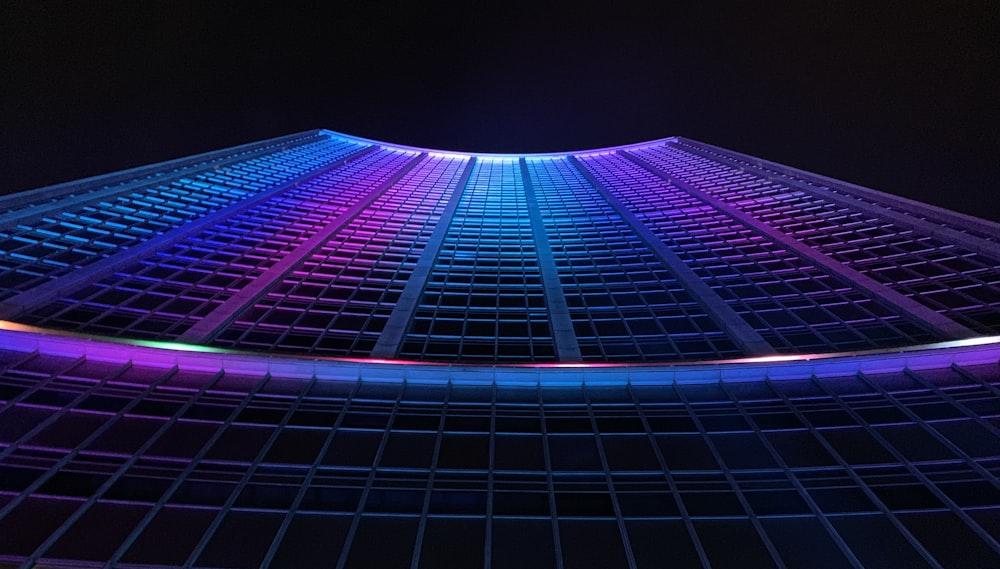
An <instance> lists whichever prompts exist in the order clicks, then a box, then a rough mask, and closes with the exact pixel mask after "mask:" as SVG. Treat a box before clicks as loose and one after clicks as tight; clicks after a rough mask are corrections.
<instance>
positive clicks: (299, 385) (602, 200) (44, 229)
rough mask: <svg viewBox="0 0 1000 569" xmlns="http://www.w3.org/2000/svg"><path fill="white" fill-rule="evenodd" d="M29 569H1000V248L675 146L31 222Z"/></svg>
mask: <svg viewBox="0 0 1000 569" xmlns="http://www.w3.org/2000/svg"><path fill="white" fill-rule="evenodd" d="M0 268H2V269H3V271H2V273H0V337H2V342H0V370H2V374H0V566H3V567H7V566H10V567H33V566H36V565H37V566H40V567H41V566H51V567H62V566H67V567H68V566H89V565H93V566H104V565H111V566H121V567H153V566H189V567H219V568H223V567H224V568H234V569H241V568H255V567H275V568H280V567H331V568H337V569H341V568H346V567H414V568H417V567H476V566H484V567H560V568H562V567H566V568H571V567H601V568H612V567H623V568H624V567H628V568H640V567H660V566H676V567H713V568H722V567H810V568H812V567H990V566H998V565H1000V480H998V478H997V474H998V472H1000V391H998V388H1000V336H998V335H1000V227H998V226H997V225H996V224H994V223H991V222H987V221H983V220H979V219H976V218H972V217H969V216H965V215H961V214H957V213H954V212H949V211H945V210H941V209H939V208H935V207H932V206H928V205H925V204H920V203H916V202H912V201H909V200H906V199H903V198H898V197H893V196H889V195H886V194H882V193H880V192H877V191H874V190H870V189H867V188H862V187H858V186H854V185H851V184H847V183H844V182H840V181H836V180H832V179H829V178H825V177H822V176H818V175H814V174H810V173H807V172H802V171H799V170H796V169H794V168H789V167H786V166H782V165H779V164H775V163H771V162H767V161H763V160H759V159H756V158H753V157H750V156H746V155H742V154H738V153H734V152H731V151H727V150H723V149H720V148H717V147H713V146H710V145H706V144H703V143H699V142H695V141H691V140H687V139H683V138H669V139H663V140H658V141H652V142H648V143H643V144H635V145H629V146H625V147H618V148H607V149H597V150H589V151H580V152H567V153H558V154H544V155H523V156H517V155H484V154H466V153H453V152H439V151H434V150H427V149H420V148H412V147H405V146H400V145H393V144H385V143H380V142H375V141H370V140H364V139H358V138H355V137H350V136H345V135H341V134H338V133H333V132H330V131H313V132H307V133H301V134H298V135H292V136H288V137H283V138H280V139H274V140H269V141H264V142H261V143H255V144H250V145H246V146H242V147H237V148H232V149H227V150H223V151H218V152H213V153H209V154H204V155H199V156H195V157H191V158H186V159H182V160H177V161H173V162H168V163H163V164H157V165H153V166H149V167H145V168H139V169H135V170H130V171H125V172H121V173H116V174H112V175H108V176H101V177H98V178H92V179H88V180H82V181H79V182H73V183H69V184H63V185H60V186H53V187H50V188H43V189H40V190H34V191H31V192H24V193H21V194H15V195H12V196H8V197H6V198H3V199H0Z"/></svg>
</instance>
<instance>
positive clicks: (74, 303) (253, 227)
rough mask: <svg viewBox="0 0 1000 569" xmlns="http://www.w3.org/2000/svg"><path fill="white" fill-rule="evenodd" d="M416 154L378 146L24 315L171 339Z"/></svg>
mask: <svg viewBox="0 0 1000 569" xmlns="http://www.w3.org/2000/svg"><path fill="white" fill-rule="evenodd" d="M414 156H415V153H413V152H404V151H397V150H384V149H383V150H379V151H376V152H372V153H370V154H367V155H365V156H362V157H361V158H358V159H357V160H353V161H350V162H348V163H347V164H345V165H343V166H341V167H339V168H336V169H334V170H331V171H329V172H325V173H323V174H321V175H318V176H315V177H313V178H310V179H309V180H307V181H305V182H302V183H300V184H298V185H296V186H295V187H293V188H289V189H287V190H285V191H283V192H281V193H280V194H277V195H275V196H272V197H271V198H269V199H267V200H265V201H263V202H262V203H259V204H256V205H254V206H252V207H250V208H249V209H247V210H245V211H243V212H241V213H239V214H237V215H233V216H231V217H229V218H227V219H224V220H219V223H217V224H216V225H215V226H213V227H212V228H211V229H207V230H204V231H202V232H200V233H198V234H195V235H192V236H189V237H187V238H186V239H184V240H182V241H180V242H178V243H177V244H175V245H174V246H173V247H171V248H170V249H167V250H166V251H163V252H161V253H158V254H156V255H154V256H152V257H149V258H146V259H143V260H142V261H141V262H138V263H136V264H135V265H133V266H132V267H128V268H126V269H124V270H122V271H119V272H117V273H116V274H115V275H114V276H112V277H109V278H107V279H104V280H102V281H99V282H96V283H92V284H90V285H87V286H85V287H83V288H81V289H79V290H77V291H75V292H73V293H71V294H70V295H68V296H67V297H65V298H63V299H61V300H60V301H59V302H57V303H53V304H51V305H49V306H46V307H44V308H41V309H38V310H36V311H35V312H33V313H32V314H30V315H28V316H26V317H25V318H23V321H25V322H30V323H33V324H38V325H44V326H51V327H55V328H60V329H70V330H79V331H86V332H91V333H97V334H102V335H112V336H119V335H121V336H129V337H139V338H149V339H153V338H160V339H169V338H175V337H177V336H179V335H180V334H183V333H184V331H186V330H187V329H188V328H190V327H191V326H192V325H193V324H194V323H195V322H197V321H198V320H199V319H201V318H203V317H204V316H205V315H206V314H208V313H210V312H211V311H212V310H213V309H214V308H215V307H217V306H218V305H220V304H222V303H223V302H225V301H226V299H228V298H230V297H231V296H233V295H234V294H236V292H238V291H239V290H240V289H241V288H243V287H244V286H246V285H247V283H249V282H251V281H252V280H253V279H255V278H257V277H258V276H259V275H260V274H261V273H263V272H264V271H265V270H267V268H268V267H270V266H271V265H273V264H274V263H276V262H277V261H279V260H280V259H281V258H282V257H284V256H285V255H287V254H288V253H289V252H291V251H292V250H294V249H295V248H296V247H298V246H299V245H300V244H301V243H302V242H304V241H306V240H308V239H309V238H310V237H312V236H313V235H314V234H315V233H316V232H317V231H319V230H321V229H322V228H323V227H324V226H325V225H327V224H328V223H330V222H331V221H332V220H334V219H336V218H337V216H339V215H340V214H342V213H343V212H344V211H346V210H347V209H348V208H349V207H350V206H351V205H352V204H354V203H355V202H357V201H359V200H361V199H362V198H364V196H366V195H367V194H368V193H369V192H371V191H372V190H373V189H374V188H376V187H378V186H379V185H380V184H381V183H382V182H384V181H385V180H387V179H388V178H390V177H391V176H392V175H393V174H394V173H395V172H396V171H397V170H399V169H400V168H402V167H403V166H404V165H405V164H406V163H407V162H409V161H410V160H411V159H412V158H413V157H414Z"/></svg>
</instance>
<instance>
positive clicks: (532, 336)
mask: <svg viewBox="0 0 1000 569" xmlns="http://www.w3.org/2000/svg"><path fill="white" fill-rule="evenodd" d="M400 357H402V358H406V359H417V360H436V361H454V360H463V361H473V362H474V361H522V362H523V361H552V360H554V359H555V348H554V344H553V342H552V334H551V330H550V328H549V322H548V313H547V310H546V307H545V295H544V289H543V287H542V281H541V273H540V269H539V265H538V256H537V251H536V249H535V244H534V241H533V239H532V235H531V220H530V217H529V215H528V211H527V203H526V198H525V193H524V185H523V182H522V180H521V172H520V165H519V162H518V160H517V159H513V158H509V159H499V158H497V159H492V158H483V159H480V160H478V161H477V162H476V164H475V165H474V166H473V170H472V173H471V176H470V178H469V183H468V185H467V187H466V189H465V192H464V193H463V194H462V197H461V199H460V201H459V204H458V208H457V209H456V211H455V215H454V216H453V217H452V219H451V220H450V225H449V229H448V233H447V235H446V236H445V239H444V242H443V243H442V245H441V250H440V252H439V254H438V257H437V259H436V261H435V264H434V268H433V269H432V271H431V274H430V277H429V279H428V283H427V285H426V286H425V288H424V293H423V295H422V297H421V300H420V303H419V305H418V307H417V310H416V312H415V314H414V317H413V321H412V324H411V327H410V331H409V332H408V333H407V335H406V338H405V339H404V341H403V345H402V347H401V348H400Z"/></svg>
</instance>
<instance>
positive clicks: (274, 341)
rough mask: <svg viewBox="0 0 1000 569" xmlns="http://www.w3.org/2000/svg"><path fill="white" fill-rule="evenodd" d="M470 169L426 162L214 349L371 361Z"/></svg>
mask: <svg viewBox="0 0 1000 569" xmlns="http://www.w3.org/2000/svg"><path fill="white" fill-rule="evenodd" d="M466 162H467V159H466V158H462V157H429V158H427V159H426V160H425V161H424V163H422V164H421V165H420V166H418V167H417V168H415V169H414V170H412V171H411V172H410V173H408V174H407V175H406V176H405V177H404V178H403V179H402V180H400V182H399V183H398V184H395V185H394V186H392V187H391V188H389V189H388V190H387V191H386V192H385V194H383V195H382V196H381V197H379V198H378V199H376V200H375V202H374V203H373V204H372V205H371V206H369V207H368V208H367V209H365V210H364V211H363V212H361V213H360V214H359V215H358V216H357V217H356V218H355V219H354V220H353V221H351V222H350V223H349V224H348V225H347V226H346V227H345V228H343V229H342V230H340V231H338V232H337V235H336V237H335V238H334V239H332V240H331V241H330V242H328V243H327V244H326V245H324V246H323V247H322V248H321V249H320V250H319V251H317V252H316V253H314V254H313V255H311V256H310V257H309V258H308V259H306V260H305V261H304V262H303V263H302V264H300V265H299V266H298V267H296V269H295V270H293V272H292V273H291V274H290V275H289V276H288V277H286V278H284V279H283V280H282V282H281V283H280V284H278V285H277V286H275V287H274V288H273V289H272V290H271V291H269V292H268V293H267V295H265V296H264V297H263V298H262V299H261V300H260V301H258V302H257V303H255V304H254V306H253V307H251V308H250V309H248V310H247V311H245V312H244V313H243V314H241V315H240V316H238V317H237V318H236V320H235V321H234V323H233V324H232V325H230V326H229V327H228V328H227V329H226V330H225V331H223V332H222V334H220V336H219V337H218V338H216V340H215V341H214V342H213V343H214V344H215V345H219V346H235V347H240V348H252V349H257V350H273V349H276V350H283V351H307V352H311V353H316V354H324V355H340V356H346V355H351V356H358V355H368V354H369V353H371V350H372V348H373V346H374V343H375V341H376V339H377V337H378V335H379V334H380V333H381V332H382V329H383V327H384V326H385V323H386V321H387V320H388V318H389V315H390V314H391V312H392V309H393V308H394V307H395V305H396V302H397V300H398V298H399V295H400V294H401V293H402V290H403V288H404V286H405V285H406V282H407V280H408V279H409V278H410V276H411V274H412V272H413V267H414V266H415V265H416V263H417V260H418V259H419V258H420V255H421V253H422V252H423V250H424V248H425V247H426V245H427V242H428V240H429V238H430V234H431V232H432V231H433V230H434V228H435V226H436V225H437V223H438V222H439V221H440V218H441V214H442V211H443V209H444V205H445V203H447V201H448V199H449V198H450V196H451V194H452V192H453V191H455V185H456V183H457V182H458V180H459V177H460V175H461V173H462V168H463V167H464V165H465V164H466Z"/></svg>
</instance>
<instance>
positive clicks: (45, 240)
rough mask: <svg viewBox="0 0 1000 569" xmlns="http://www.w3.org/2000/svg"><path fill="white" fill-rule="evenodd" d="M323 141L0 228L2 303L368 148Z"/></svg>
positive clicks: (124, 191)
mask: <svg viewBox="0 0 1000 569" xmlns="http://www.w3.org/2000/svg"><path fill="white" fill-rule="evenodd" d="M363 147H364V145H362V144H359V143H357V142H354V141H348V140H342V139H337V138H328V137H323V138H320V139H319V140H316V141H313V142H309V143H306V144H301V145H298V146H293V147H290V148H287V149H278V150H276V151H275V152H273V153H270V154H265V155H262V156H258V157H256V158H251V159H249V160H246V161H242V162H236V163H233V164H229V165H224V166H221V167H218V168H217V169H216V168H206V169H205V170H204V171H202V172H200V173H197V174H192V175H190V176H185V177H181V178H177V179H173V180H170V181H168V182H163V183H157V182H156V181H155V177H154V179H153V181H151V182H150V183H149V184H148V185H145V186H140V187H138V188H136V189H125V190H123V193H121V194H119V195H114V196H108V197H105V198H101V199H99V200H97V201H92V202H91V201H83V202H81V203H78V204H77V203H75V202H74V205H72V206H71V207H68V208H65V209H62V208H61V209H60V210H58V212H53V213H51V214H50V215H47V216H45V217H43V218H42V219H40V220H37V221H33V222H27V223H21V224H18V225H17V226H16V227H9V228H0V300H3V299H5V298H9V297H10V296H12V295H14V294H16V293H18V292H23V291H25V290H28V289H30V288H32V287H35V286H38V285H39V284H41V283H43V282H45V281H46V280H48V279H50V278H53V277H57V276H59V275H63V274H66V273H68V272H70V271H72V270H75V269H79V268H81V267H85V266H87V265H89V264H91V263H93V262H95V261H97V260H99V259H101V258H103V257H105V256H107V255H110V254H113V253H115V252H116V251H118V250H120V249H122V248H125V247H129V246H131V245H135V244H137V243H140V242H143V241H146V240H148V239H153V238H156V237H158V236H160V235H161V234H163V233H164V232H166V231H170V230H172V229H174V228H176V227H178V226H181V225H183V224H184V223H187V222H188V221H190V220H193V219H196V218H199V217H201V216H204V215H206V214H208V213H210V212H212V211H216V210H218V209H220V208H222V207H225V206H227V205H229V204H231V203H234V202H237V201H239V200H242V199H245V198H247V197H248V196H251V195H253V194H255V193H257V192H259V191H262V190H264V189H266V188H268V187H272V186H274V185H277V184H281V183H283V182H286V181H289V180H292V179H294V178H296V177H298V176H300V175H302V174H304V173H306V172H308V171H311V170H314V169H316V168H317V167H320V166H322V165H324V164H333V163H335V162H336V161H337V160H338V159H339V158H341V157H343V156H346V155H347V154H349V153H351V152H354V151H357V150H358V149H360V148H363Z"/></svg>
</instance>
